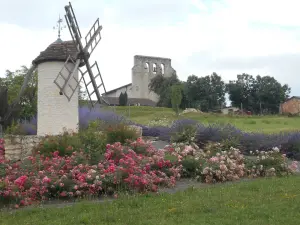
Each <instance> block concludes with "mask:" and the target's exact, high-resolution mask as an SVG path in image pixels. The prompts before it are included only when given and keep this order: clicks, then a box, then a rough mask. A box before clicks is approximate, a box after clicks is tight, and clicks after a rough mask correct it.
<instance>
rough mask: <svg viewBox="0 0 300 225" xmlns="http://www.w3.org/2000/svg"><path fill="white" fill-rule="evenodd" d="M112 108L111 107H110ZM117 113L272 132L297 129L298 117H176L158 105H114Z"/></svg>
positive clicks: (143, 121) (144, 121)
mask: <svg viewBox="0 0 300 225" xmlns="http://www.w3.org/2000/svg"><path fill="white" fill-rule="evenodd" d="M112 108H113V107H112ZM113 109H114V110H116V112H117V113H119V114H123V115H125V116H126V117H128V118H130V119H131V120H133V121H135V122H138V123H141V124H145V125H147V124H148V123H149V122H150V121H152V120H156V119H161V118H165V119H166V120H167V121H169V123H171V122H172V121H173V120H176V119H182V118H188V119H193V120H196V121H199V122H201V123H204V124H212V123H219V124H228V123H229V124H232V125H234V126H236V127H237V128H239V129H241V130H244V131H250V132H265V133H274V132H281V131H294V130H299V127H300V117H287V116H250V117H249V116H228V115H221V114H208V113H189V114H185V115H183V116H179V118H178V117H176V115H175V113H174V112H173V111H172V109H169V108H162V107H161V108H160V107H155V108H154V107H135V106H131V107H120V106H119V107H115V108H113Z"/></svg>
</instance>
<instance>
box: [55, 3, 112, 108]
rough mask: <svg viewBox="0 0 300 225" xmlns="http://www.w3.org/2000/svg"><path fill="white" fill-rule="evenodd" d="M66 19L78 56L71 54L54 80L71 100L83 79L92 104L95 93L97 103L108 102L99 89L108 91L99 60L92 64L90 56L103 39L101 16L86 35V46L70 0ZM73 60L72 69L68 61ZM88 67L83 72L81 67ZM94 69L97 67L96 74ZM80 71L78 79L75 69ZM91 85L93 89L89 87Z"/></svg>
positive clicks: (61, 91)
mask: <svg viewBox="0 0 300 225" xmlns="http://www.w3.org/2000/svg"><path fill="white" fill-rule="evenodd" d="M65 11H66V15H65V19H66V22H67V25H68V28H69V31H70V34H71V37H72V39H73V41H74V44H75V45H76V48H77V51H78V53H77V56H76V61H74V60H73V59H72V57H71V55H70V56H69V57H68V58H67V60H66V62H65V64H64V66H63V67H62V69H61V71H60V72H59V73H58V75H57V77H56V79H55V80H54V83H55V84H56V85H57V86H58V88H59V90H60V94H61V95H65V96H66V97H67V99H68V100H69V101H70V100H71V98H72V96H73V95H74V93H75V92H76V90H77V87H78V86H79V85H80V83H81V82H82V81H83V82H84V85H85V88H86V91H87V95H88V97H89V99H90V102H91V105H92V106H94V104H95V103H94V101H93V100H92V96H93V95H95V96H96V99H97V103H99V104H107V105H108V102H107V101H106V100H104V99H103V98H102V96H101V95H100V92H99V89H100V88H101V87H103V89H104V92H105V93H106V89H105V86H104V83H103V79H102V76H101V73H100V70H99V66H98V63H97V61H95V62H94V64H93V65H92V66H91V65H90V62H89V58H90V56H91V54H92V52H93V51H94V49H95V48H96V46H97V45H98V43H99V42H100V40H101V35H100V31H101V30H102V26H100V24H99V18H98V19H97V20H96V21H95V23H94V24H93V26H92V28H91V29H90V30H89V32H88V34H87V35H86V37H85V42H86V44H85V46H83V44H82V42H81V38H82V37H81V32H80V29H79V26H78V23H77V20H76V17H75V14H74V10H73V8H72V5H71V2H69V5H66V6H65ZM70 62H72V63H73V64H75V66H74V68H73V69H72V70H70V69H69V68H68V66H67V65H68V63H70ZM84 65H85V67H86V70H85V72H82V70H81V69H80V68H79V67H81V66H84ZM93 69H96V74H95V75H94V73H93ZM77 70H78V71H79V73H80V79H79V80H77V76H76V75H75V74H76V73H75V71H77ZM62 71H68V72H67V73H63V72H62ZM87 74H88V75H89V79H87V78H86V77H85V76H86V75H87ZM61 78H62V79H63V82H59V79H61ZM71 79H73V81H75V83H76V86H75V87H74V86H72V85H71V84H69V81H70V80H71ZM89 87H91V89H92V91H91V89H89ZM67 88H69V89H71V91H69V92H67V91H66V89H67Z"/></svg>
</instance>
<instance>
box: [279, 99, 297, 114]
mask: <svg viewBox="0 0 300 225" xmlns="http://www.w3.org/2000/svg"><path fill="white" fill-rule="evenodd" d="M281 112H282V114H299V113H300V100H299V99H296V98H293V99H291V100H289V101H287V102H285V103H283V104H282V105H281Z"/></svg>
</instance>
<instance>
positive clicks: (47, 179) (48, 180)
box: [42, 176, 51, 183]
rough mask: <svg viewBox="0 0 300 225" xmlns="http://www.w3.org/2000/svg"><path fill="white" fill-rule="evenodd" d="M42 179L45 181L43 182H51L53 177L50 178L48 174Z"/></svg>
mask: <svg viewBox="0 0 300 225" xmlns="http://www.w3.org/2000/svg"><path fill="white" fill-rule="evenodd" d="M42 181H43V183H50V182H51V179H50V178H49V177H47V176H46V177H44V178H43V180H42Z"/></svg>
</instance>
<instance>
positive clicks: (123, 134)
mask: <svg viewBox="0 0 300 225" xmlns="http://www.w3.org/2000/svg"><path fill="white" fill-rule="evenodd" d="M104 133H105V135H106V140H107V143H109V144H113V143H115V142H120V143H122V144H125V143H126V142H127V140H136V139H137V138H138V134H137V132H136V130H135V129H134V128H131V127H129V126H127V125H125V124H116V125H108V126H107V127H106V128H105V130H104Z"/></svg>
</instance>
